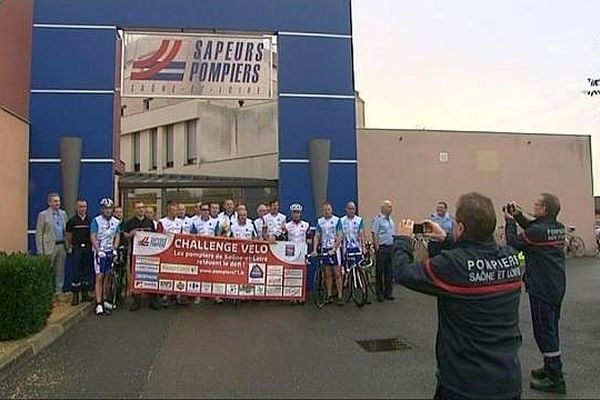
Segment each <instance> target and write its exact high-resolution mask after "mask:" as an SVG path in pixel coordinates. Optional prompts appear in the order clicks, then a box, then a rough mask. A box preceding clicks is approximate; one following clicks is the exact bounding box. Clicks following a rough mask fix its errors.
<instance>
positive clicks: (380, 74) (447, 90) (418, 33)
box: [352, 0, 600, 194]
mask: <svg viewBox="0 0 600 400" xmlns="http://www.w3.org/2000/svg"><path fill="white" fill-rule="evenodd" d="M352 7H353V29H354V54H355V70H356V87H357V89H358V90H359V91H360V93H361V97H363V98H364V99H365V101H366V120H367V126H368V127H370V128H415V127H418V128H423V127H424V128H429V129H456V130H491V131H511V132H545V133H582V134H591V135H593V139H592V142H593V150H594V159H595V160H594V161H595V166H594V172H595V177H596V184H595V185H594V186H595V191H596V193H597V194H600V96H598V97H594V98H590V97H588V96H586V95H584V94H582V93H581V91H582V90H584V89H587V87H588V83H587V81H586V78H588V77H598V78H600V0H569V1H566V0H565V1H563V0H486V1H483V0H439V1H434V0H418V1H417V0H352Z"/></svg>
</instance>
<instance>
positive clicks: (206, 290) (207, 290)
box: [201, 282, 212, 294]
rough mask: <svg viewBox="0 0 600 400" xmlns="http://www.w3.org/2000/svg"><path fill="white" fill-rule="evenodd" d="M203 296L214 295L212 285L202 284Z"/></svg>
mask: <svg viewBox="0 0 600 400" xmlns="http://www.w3.org/2000/svg"><path fill="white" fill-rule="evenodd" d="M201 291H202V294H212V283H210V282H202V289H201Z"/></svg>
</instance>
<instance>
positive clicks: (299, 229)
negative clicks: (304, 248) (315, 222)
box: [285, 221, 310, 243]
mask: <svg viewBox="0 0 600 400" xmlns="http://www.w3.org/2000/svg"><path fill="white" fill-rule="evenodd" d="M285 229H286V230H287V235H288V241H290V242H293V243H306V237H307V235H308V231H309V230H310V224H309V223H308V222H306V221H298V222H294V221H290V222H288V223H287V224H285Z"/></svg>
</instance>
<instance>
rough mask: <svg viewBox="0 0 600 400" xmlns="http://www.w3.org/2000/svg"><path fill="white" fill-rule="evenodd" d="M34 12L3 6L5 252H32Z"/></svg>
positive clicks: (0, 83) (26, 2)
mask: <svg viewBox="0 0 600 400" xmlns="http://www.w3.org/2000/svg"><path fill="white" fill-rule="evenodd" d="M32 13H33V0H4V1H0V38H2V40H0V60H2V61H0V88H2V89H1V90H0V144H1V145H0V159H1V160H2V162H3V164H4V165H5V166H10V168H2V169H0V187H1V188H2V189H1V192H2V195H1V197H2V204H3V206H2V207H0V220H2V231H1V232H0V251H24V250H26V248H27V225H26V224H25V223H24V222H25V221H27V200H28V189H29V186H28V173H29V170H28V167H29V164H28V154H29V82H30V79H29V69H30V59H31V20H32ZM42 206H43V204H42Z"/></svg>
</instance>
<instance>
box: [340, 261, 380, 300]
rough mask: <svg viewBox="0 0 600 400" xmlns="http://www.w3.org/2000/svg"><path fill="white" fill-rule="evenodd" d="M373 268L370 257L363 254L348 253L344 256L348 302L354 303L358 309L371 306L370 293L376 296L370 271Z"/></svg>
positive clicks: (346, 297) (345, 287)
mask: <svg viewBox="0 0 600 400" xmlns="http://www.w3.org/2000/svg"><path fill="white" fill-rule="evenodd" d="M367 253H368V252H367ZM372 266H373V261H372V260H371V259H370V257H368V258H367V257H365V255H363V253H362V252H352V253H346V254H345V256H344V269H343V272H344V278H343V279H344V290H345V292H346V293H345V295H344V297H345V299H346V302H347V303H349V302H350V301H354V304H356V306H357V307H363V306H364V305H366V304H370V303H371V301H370V299H369V291H371V292H372V294H373V295H375V292H374V290H373V287H372V286H371V283H370V280H369V275H368V271H369V270H370V269H371V267H372Z"/></svg>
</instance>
